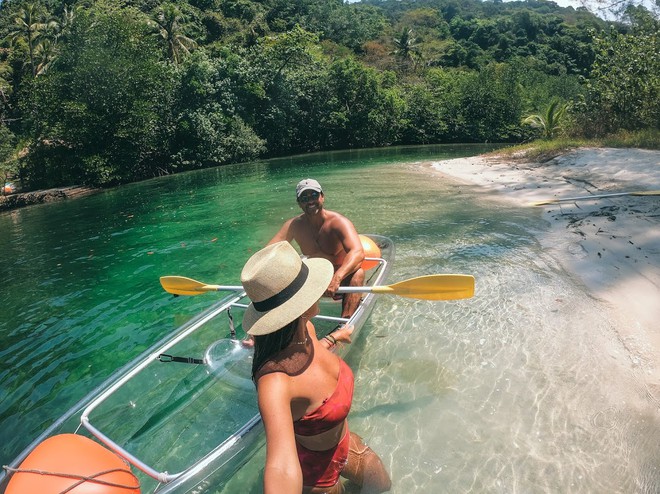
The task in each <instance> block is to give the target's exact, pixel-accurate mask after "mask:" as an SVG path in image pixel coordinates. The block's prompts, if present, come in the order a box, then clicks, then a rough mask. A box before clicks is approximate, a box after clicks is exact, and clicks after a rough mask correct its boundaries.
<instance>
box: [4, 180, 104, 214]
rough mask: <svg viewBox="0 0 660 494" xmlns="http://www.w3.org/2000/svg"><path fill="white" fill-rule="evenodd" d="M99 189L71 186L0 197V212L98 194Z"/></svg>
mask: <svg viewBox="0 0 660 494" xmlns="http://www.w3.org/2000/svg"><path fill="white" fill-rule="evenodd" d="M100 190H101V189H96V188H92V187H80V186H77V185H72V186H69V187H61V188H55V189H47V190H35V191H32V192H18V193H15V194H10V195H7V196H0V212H2V211H12V210H14V209H20V208H24V207H26V206H32V205H34V204H44V203H47V202H55V201H61V200H63V199H74V198H76V197H83V196H87V195H90V194H94V193H96V192H99V191H100Z"/></svg>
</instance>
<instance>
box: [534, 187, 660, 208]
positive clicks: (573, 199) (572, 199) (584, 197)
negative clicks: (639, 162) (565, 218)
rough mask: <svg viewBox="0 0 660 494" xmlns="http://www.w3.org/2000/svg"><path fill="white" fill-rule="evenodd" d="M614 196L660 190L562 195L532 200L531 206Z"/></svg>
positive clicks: (650, 192) (655, 193)
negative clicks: (560, 196)
mask: <svg viewBox="0 0 660 494" xmlns="http://www.w3.org/2000/svg"><path fill="white" fill-rule="evenodd" d="M616 196H660V190H641V191H636V192H616V193H613V194H598V195H593V196H578V197H564V198H558V199H546V200H545V201H538V202H533V203H532V204H531V205H532V206H543V205H545V204H555V203H558V202H564V201H581V200H583V199H599V198H601V197H616Z"/></svg>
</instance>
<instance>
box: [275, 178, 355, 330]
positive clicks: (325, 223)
mask: <svg viewBox="0 0 660 494" xmlns="http://www.w3.org/2000/svg"><path fill="white" fill-rule="evenodd" d="M296 200H297V201H298V205H299V206H300V209H302V211H303V212H302V214H300V215H298V216H296V217H295V218H291V219H290V220H288V221H287V222H285V223H284V225H282V228H281V229H280V231H279V232H277V234H276V235H275V236H274V237H273V238H272V239H271V240H270V242H268V245H270V244H272V243H275V242H279V241H281V240H287V241H288V242H291V241H292V240H295V241H296V243H297V244H298V246H299V247H300V250H301V251H302V253H303V255H305V256H308V257H322V258H324V259H327V260H328V261H330V262H331V263H332V265H333V266H334V268H335V274H334V276H333V278H332V280H331V281H330V285H328V288H327V290H326V293H325V294H326V295H327V296H329V297H335V296H336V293H337V289H338V288H339V286H340V285H343V286H362V285H363V284H364V270H363V269H362V268H361V267H360V266H361V264H362V261H363V260H364V251H363V250H362V242H361V241H360V238H359V236H358V233H357V231H356V230H355V226H353V223H351V221H350V220H349V219H348V218H346V217H345V216H343V215H341V214H339V213H337V212H335V211H330V210H329V209H325V208H324V207H323V205H324V203H325V195H324V194H323V189H322V188H321V184H319V183H318V182H317V181H316V180H313V179H311V178H307V179H305V180H301V181H300V182H299V183H298V185H297V186H296ZM360 298H361V295H360V294H359V293H347V294H345V295H344V297H343V300H342V317H350V316H352V315H353V313H354V312H355V310H356V309H357V307H358V304H359V303H360Z"/></svg>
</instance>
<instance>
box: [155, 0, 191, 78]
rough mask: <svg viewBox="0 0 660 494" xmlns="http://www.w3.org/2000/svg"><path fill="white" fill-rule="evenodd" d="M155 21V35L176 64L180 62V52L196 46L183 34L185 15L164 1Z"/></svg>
mask: <svg viewBox="0 0 660 494" xmlns="http://www.w3.org/2000/svg"><path fill="white" fill-rule="evenodd" d="M155 22H156V25H157V32H156V33H155V34H156V36H158V37H160V38H161V39H162V40H163V41H164V42H165V44H166V45H167V56H168V57H169V58H170V59H171V60H172V62H174V63H175V64H177V65H178V64H179V63H180V62H181V58H182V55H181V53H182V52H183V53H190V50H191V49H193V48H195V46H197V43H195V41H194V40H192V39H190V38H188V37H187V36H185V35H184V34H183V29H184V27H185V17H184V16H183V14H182V13H181V11H180V10H179V9H178V8H177V7H176V6H175V5H174V4H171V3H166V4H163V5H162V6H161V8H160V10H159V11H158V13H157V15H156V19H155Z"/></svg>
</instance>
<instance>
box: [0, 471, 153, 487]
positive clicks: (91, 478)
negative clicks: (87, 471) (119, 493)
mask: <svg viewBox="0 0 660 494" xmlns="http://www.w3.org/2000/svg"><path fill="white" fill-rule="evenodd" d="M2 468H4V469H5V470H7V471H8V472H11V473H36V474H39V475H51V476H53V477H63V478H67V479H76V480H78V482H76V483H75V484H73V485H71V486H69V487H67V488H66V489H65V490H63V491H61V492H59V494H66V493H67V492H71V491H72V490H73V489H75V488H76V487H78V486H79V485H80V484H84V483H85V482H92V483H94V484H100V485H107V486H109V487H118V488H120V489H131V490H135V489H140V481H139V480H138V478H137V477H136V476H135V475H133V472H131V471H130V470H127V469H124V468H113V469H110V470H105V471H103V472H97V473H95V474H93V475H90V476H87V475H76V474H74V473H61V472H47V471H45V470H36V469H25V468H11V467H9V466H7V465H3V466H2ZM113 472H126V473H128V474H129V475H131V476H132V477H133V478H134V479H135V481H136V482H137V485H128V484H119V483H116V482H109V481H107V480H101V479H97V478H95V477H100V476H101V475H106V474H109V473H113Z"/></svg>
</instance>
